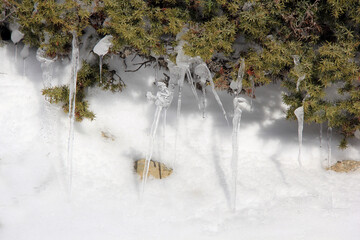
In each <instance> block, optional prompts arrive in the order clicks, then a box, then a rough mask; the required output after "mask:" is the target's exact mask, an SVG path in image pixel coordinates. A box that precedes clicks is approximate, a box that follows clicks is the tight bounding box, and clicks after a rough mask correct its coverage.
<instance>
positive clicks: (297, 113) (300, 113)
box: [294, 106, 304, 167]
mask: <svg viewBox="0 0 360 240" xmlns="http://www.w3.org/2000/svg"><path fill="white" fill-rule="evenodd" d="M294 114H295V116H296V118H297V120H298V139H299V154H298V162H299V166H300V167H301V166H302V164H301V158H302V152H301V149H302V133H303V128H304V107H303V106H301V107H298V108H297V109H295V111H294Z"/></svg>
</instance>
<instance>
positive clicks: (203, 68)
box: [194, 62, 229, 125]
mask: <svg viewBox="0 0 360 240" xmlns="http://www.w3.org/2000/svg"><path fill="white" fill-rule="evenodd" d="M194 72H195V74H196V75H197V76H198V78H199V79H200V83H201V84H203V86H204V87H205V86H206V84H205V83H206V81H209V82H210V86H211V90H212V92H213V94H214V97H215V99H216V101H217V103H218V104H219V106H220V108H221V110H222V112H223V114H224V117H225V120H226V122H227V123H228V125H229V120H228V118H227V116H226V111H225V109H224V106H223V104H222V102H221V100H220V98H219V95H218V94H217V92H216V90H215V84H214V81H213V79H212V76H211V72H210V70H209V68H208V67H207V65H206V64H205V63H204V62H203V63H200V64H199V65H197V66H196V68H195V70H194Z"/></svg>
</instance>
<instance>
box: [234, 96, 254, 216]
mask: <svg viewBox="0 0 360 240" xmlns="http://www.w3.org/2000/svg"><path fill="white" fill-rule="evenodd" d="M233 104H234V117H233V120H232V124H233V131H232V160H231V169H232V178H233V191H232V192H233V197H232V198H233V201H232V206H231V208H232V210H233V211H235V210H236V188H237V172H238V153H239V144H238V136H239V132H240V123H241V115H242V112H243V109H246V110H250V107H249V104H248V102H247V101H246V99H245V98H242V97H235V98H234V100H233Z"/></svg>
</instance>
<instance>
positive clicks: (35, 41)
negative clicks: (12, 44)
mask: <svg viewBox="0 0 360 240" xmlns="http://www.w3.org/2000/svg"><path fill="white" fill-rule="evenodd" d="M13 2H14V5H15V6H16V9H17V11H16V19H15V20H16V22H18V23H19V24H20V26H21V28H20V30H21V31H22V32H23V33H24V34H25V37H24V41H25V42H26V43H28V44H30V45H32V46H35V47H42V48H44V49H46V51H47V54H48V55H49V56H52V57H54V56H56V55H67V54H68V53H69V52H70V48H71V40H72V37H71V33H72V32H73V31H76V32H77V33H78V35H81V30H83V29H84V28H85V27H86V26H87V25H88V23H87V21H88V17H89V12H88V11H87V10H86V8H85V4H80V3H79V2H78V1H74V0H64V1H62V2H63V3H60V2H58V1H55V0H48V1H39V0H22V1H19V2H15V1H13Z"/></svg>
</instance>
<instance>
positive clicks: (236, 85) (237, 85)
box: [230, 58, 245, 94]
mask: <svg viewBox="0 0 360 240" xmlns="http://www.w3.org/2000/svg"><path fill="white" fill-rule="evenodd" d="M244 75H245V60H244V59H243V58H241V60H240V67H239V71H238V76H237V78H236V81H234V80H233V81H231V83H230V88H231V89H232V90H233V91H236V94H240V93H241V90H242V82H243V79H244Z"/></svg>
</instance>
